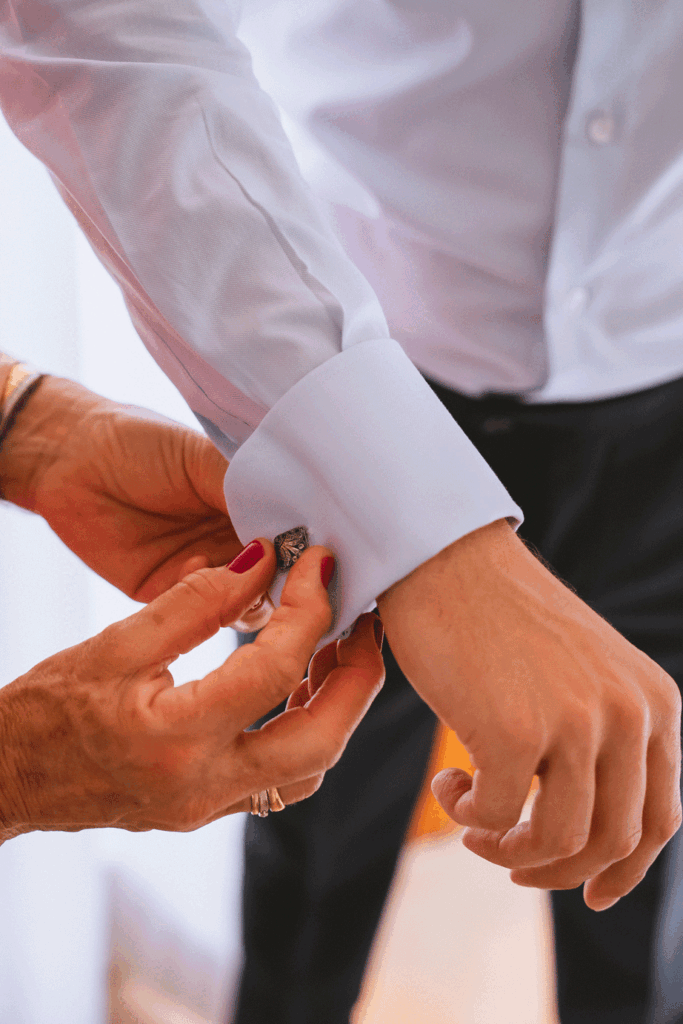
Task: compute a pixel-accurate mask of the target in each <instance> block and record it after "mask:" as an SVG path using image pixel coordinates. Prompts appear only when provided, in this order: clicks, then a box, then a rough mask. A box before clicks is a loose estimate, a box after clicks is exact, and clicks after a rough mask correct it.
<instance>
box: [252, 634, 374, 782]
mask: <svg viewBox="0 0 683 1024" xmlns="http://www.w3.org/2000/svg"><path fill="white" fill-rule="evenodd" d="M378 621H379V620H378V619H377V616H375V615H373V614H367V615H361V617H360V619H359V620H358V622H357V624H356V628H355V630H354V632H353V633H352V634H351V636H350V637H348V638H347V639H346V640H340V641H338V643H337V645H336V646H337V662H338V664H337V667H336V668H333V669H332V671H331V672H330V674H329V675H328V676H327V678H326V679H325V680H324V682H322V684H321V685H320V686H319V687H318V689H317V690H316V692H315V694H314V696H313V697H311V698H310V700H308V701H307V702H306V704H305V705H304V706H295V707H292V708H291V709H289V710H287V711H285V712H283V713H282V714H281V715H278V717H277V718H273V719H271V720H270V721H269V722H266V724H265V725H264V726H262V727H261V729H259V730H256V731H254V732H249V733H245V735H244V750H245V754H246V757H247V761H248V762H251V764H252V765H253V766H254V771H255V772H256V773H257V777H258V778H260V779H261V780H262V784H263V785H276V786H278V788H279V787H280V786H284V785H287V784H289V783H294V782H299V781H300V780H301V779H305V778H308V777H311V776H314V775H317V774H319V773H321V772H324V771H327V769H328V768H330V767H331V766H332V765H333V764H335V763H336V762H337V760H338V759H339V757H340V756H341V754H342V752H343V750H344V747H345V746H346V744H347V742H348V739H349V737H350V736H351V734H352V732H353V731H354V729H355V728H356V726H357V725H358V723H359V722H360V720H361V719H362V717H363V715H364V714H365V712H366V711H367V709H368V707H369V706H370V704H371V703H372V701H373V700H374V698H375V696H376V695H377V693H378V692H379V690H380V688H381V686H382V683H383V682H384V675H385V672H384V662H383V661H382V656H381V654H380V651H379V648H378V646H377V640H376V634H375V628H376V627H375V622H378ZM380 628H381V623H380ZM300 693H301V690H299V691H297V694H300ZM298 699H300V696H299V698H298ZM296 703H298V700H297V702H296Z"/></svg>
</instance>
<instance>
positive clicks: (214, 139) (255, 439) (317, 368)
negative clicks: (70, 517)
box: [0, 0, 521, 647]
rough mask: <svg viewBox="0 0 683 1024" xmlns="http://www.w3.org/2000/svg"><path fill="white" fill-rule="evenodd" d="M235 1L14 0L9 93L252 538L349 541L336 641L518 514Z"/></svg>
mask: <svg viewBox="0 0 683 1024" xmlns="http://www.w3.org/2000/svg"><path fill="white" fill-rule="evenodd" d="M240 6H241V5H240V3H238V2H226V0H164V2H163V3H160V2H159V0H126V3H124V4H122V3H121V2H120V0H6V2H5V4H3V5H2V13H1V14H0V104H1V105H2V110H3V113H4V115H5V117H6V119H7V121H8V123H9V125H10V127H11V128H12V130H13V131H14V132H15V134H16V135H17V136H18V138H19V139H20V140H21V141H22V142H23V144H24V145H25V146H26V147H27V148H28V149H29V150H31V152H33V153H34V154H35V155H36V156H37V157H38V159H39V160H41V161H42V162H43V163H44V164H45V165H46V167H47V168H48V170H49V171H50V173H51V175H52V177H53V180H54V181H55V184H56V185H57V188H58V189H59V191H60V192H61V194H62V196H63V198H64V200H65V201H66V203H67V204H68V206H69V208H70V209H71V211H72V212H73V214H74V216H75V217H76V219H77V221H78V223H79V224H80V226H81V228H82V229H83V231H84V232H85V234H86V235H87V237H88V239H89V241H90V243H91V245H92V246H93V248H94V250H95V252H96V253H97V255H98V256H99V258H100V259H101V260H102V262H103V263H104V264H105V266H106V267H107V269H108V270H109V272H110V273H111V274H112V275H113V277H114V278H115V279H116V281H117V282H118V284H119V286H120V287H121V289H122V292H123V295H124V298H125V301H126V304H127V307H128V310H129V312H130V315H131V317H132V320H133V322H134V324H135V327H136V329H137V331H138V333H139V334H140V337H141V339H142V341H143V343H144V344H145V346H146V347H147V348H148V350H149V351H150V353H151V354H152V356H153V357H154V359H155V360H156V361H157V363H158V364H159V365H160V366H161V368H162V369H163V370H164V372H165V373H166V374H167V375H168V376H169V377H170V378H171V380H172V381H173V382H174V384H175V385H176V387H177V388H178V389H179V390H180V392H181V393H182V394H183V396H184V397H185V399H186V401H187V402H188V404H189V406H190V408H191V409H192V410H193V411H194V413H195V415H196V416H197V417H198V419H199V420H200V422H201V423H202V424H203V425H204V427H205V429H206V431H207V433H208V434H209V436H210V437H211V438H212V440H213V441H214V443H215V444H216V445H217V446H218V447H219V448H220V449H221V451H222V452H223V453H224V454H225V455H226V457H227V458H228V459H229V460H230V466H229V469H228V471H227V474H226V478H225V493H226V497H227V503H228V508H229V511H230V515H231V518H232V522H233V525H234V527H235V530H236V532H237V534H238V536H239V538H240V540H241V541H242V542H243V543H247V542H248V541H249V540H251V539H252V538H253V537H255V536H266V537H271V538H274V537H275V536H276V535H277V534H280V533H283V532H284V531H286V530H289V529H291V528H293V527H297V526H301V525H303V526H305V527H306V529H307V531H308V535H309V538H310V542H311V544H325V545H327V546H329V547H330V548H331V549H332V550H333V551H334V552H335V554H336V556H337V565H338V571H337V573H336V574H335V577H334V579H333V583H332V586H331V588H330V597H331V601H332V606H333V610H334V621H333V626H332V629H331V631H330V632H329V633H328V634H326V636H325V637H323V638H322V639H321V641H320V643H319V645H318V647H321V646H322V645H323V644H325V643H328V642H329V641H330V640H331V639H333V638H334V637H336V636H338V635H339V634H340V633H341V632H342V631H343V630H345V629H346V628H348V627H349V626H350V625H351V624H352V623H353V621H354V620H355V618H356V617H357V616H358V615H359V614H360V613H361V612H362V611H363V610H365V609H367V608H370V607H373V606H374V603H375V598H376V596H377V595H378V594H380V593H381V592H383V591H384V590H386V589H387V587H389V586H390V585H391V584H392V583H394V582H396V581H397V580H399V579H402V578H403V577H404V576H405V575H407V574H408V573H409V572H411V571H412V570H413V569H415V568H416V567H417V566H418V565H420V564H421V563H422V562H424V561H426V560H427V559H428V558H431V557H432V556H433V555H435V554H436V553H437V552H439V551H441V550H442V549H443V548H444V547H446V546H447V545H449V544H451V543H452V542H453V541H455V540H457V539H458V538H459V537H461V536H463V535H464V534H466V533H468V532H470V531H472V530H474V529H476V528H478V527H480V526H483V525H485V524H487V523H489V522H493V521H494V520H496V519H499V518H502V517H504V516H507V517H509V518H510V519H511V520H514V521H515V522H516V523H519V521H521V511H520V509H519V508H518V507H517V505H516V504H515V503H514V502H513V501H512V499H511V498H510V496H509V495H508V494H507V492H506V490H505V489H504V488H503V486H502V484H501V483H500V482H499V481H498V479H497V478H496V476H495V475H494V474H493V472H492V470H491V469H490V468H489V466H488V465H487V463H486V462H485V461H484V460H483V459H482V458H481V456H480V455H479V454H478V452H477V451H476V449H475V448H474V447H473V445H472V444H471V443H470V441H469V440H468V439H467V438H466V437H465V435H464V433H463V432H462V431H461V429H460V428H459V427H458V426H457V424H456V423H455V422H454V421H453V420H452V418H451V417H450V415H449V414H448V412H447V411H446V409H445V408H444V406H443V405H442V404H441V403H440V402H439V400H438V399H437V398H436V396H435V395H434V394H433V392H432V390H431V388H429V386H428V385H427V384H426V383H425V381H424V380H423V379H422V377H421V375H420V374H419V372H418V371H417V369H416V368H415V367H414V366H413V364H412V363H411V362H410V360H409V359H408V357H407V356H406V355H405V353H404V352H403V350H402V349H401V347H400V346H399V345H398V343H397V342H395V341H394V340H392V339H391V338H390V337H389V332H388V328H387V324H386V320H385V318H384V315H383V313H382V310H381V308H380V306H379V303H378V301H377V299H376V297H375V294H374V292H373V291H372V289H371V288H370V286H369V285H368V283H367V282H366V281H365V279H364V278H363V276H362V275H361V273H360V272H359V271H358V270H357V268H356V267H355V266H354V265H353V263H352V262H351V261H350V260H349V259H348V257H347V256H346V255H345V253H344V251H343V249H342V247H341V245H340V244H339V242H338V241H337V239H336V237H335V235H334V233H333V231H332V230H331V228H330V227H329V225H328V224H327V222H326V219H325V217H324V215H323V214H322V213H321V211H320V209H319V207H318V205H317V203H316V201H315V200H314V198H313V196H312V195H311V193H310V190H309V189H308V188H307V186H306V185H305V183H304V181H303V179H302V177H301V175H300V172H299V169H298V167H297V164H296V161H295V158H294V155H293V153H292V151H291V148H290V146H289V143H288V141H287V138H286V135H285V133H284V131H283V129H282V126H281V123H280V120H279V117H278V114H277V112H276V110H275V107H274V105H273V103H272V101H271V100H270V99H269V97H268V96H267V95H266V94H265V93H264V92H263V91H262V90H261V89H260V87H259V85H258V83H257V81H256V79H255V77H254V75H253V72H252V69H251V62H250V58H249V54H248V52H247V51H246V49H245V48H244V46H243V45H242V44H241V42H240V41H239V40H238V38H237V34H236V32H237V24H238V17H239V8H240ZM283 585H284V574H282V573H280V574H279V575H278V577H276V580H275V581H274V584H273V587H272V590H271V593H272V595H273V598H274V600H275V602H276V603H278V602H279V599H280V595H281V591H282V586H283Z"/></svg>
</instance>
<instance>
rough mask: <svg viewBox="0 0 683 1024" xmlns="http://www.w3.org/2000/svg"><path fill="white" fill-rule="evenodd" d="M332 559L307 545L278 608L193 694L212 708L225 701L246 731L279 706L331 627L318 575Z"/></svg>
mask: <svg viewBox="0 0 683 1024" xmlns="http://www.w3.org/2000/svg"><path fill="white" fill-rule="evenodd" d="M327 557H330V553H329V551H328V550H327V549H326V548H323V547H319V546H318V547H312V548H308V549H307V550H306V551H304V553H303V554H302V556H301V558H299V560H298V561H297V562H296V563H295V564H294V565H293V566H292V568H291V569H290V570H289V575H288V577H287V582H286V583H285V586H284V589H283V591H282V596H281V599H280V607H279V608H278V609H277V610H276V611H275V612H274V614H273V615H272V616H271V619H270V621H269V622H268V624H267V625H266V626H265V627H264V628H263V629H262V630H261V632H260V633H259V635H258V636H257V637H256V639H255V640H254V642H253V644H247V645H246V646H245V647H240V648H239V649H238V650H237V651H235V652H234V654H232V655H231V656H230V657H229V658H228V660H227V662H226V663H225V665H224V666H222V667H221V668H220V669H217V670H216V671H215V672H212V673H210V674H209V675H208V676H207V677H206V679H203V680H201V681H200V682H199V683H196V684H195V690H196V696H197V697H198V698H199V699H200V700H202V701H204V702H206V701H209V702H212V705H213V707H214V709H215V708H216V707H218V706H219V705H221V704H223V705H224V706H226V705H229V706H230V708H231V711H232V714H233V715H234V717H235V720H236V722H237V724H238V725H239V727H240V728H242V729H246V728H248V726H250V725H251V724H252V723H253V722H255V721H257V719H259V718H261V717H262V716H263V715H265V714H266V712H268V711H270V710H271V709H272V708H274V707H277V705H278V704H280V703H281V701H283V700H284V699H285V698H286V697H288V696H289V695H290V693H292V691H293V690H294V689H295V688H296V687H297V686H298V685H299V683H300V682H301V680H302V679H303V677H304V675H305V673H306V667H307V666H308V663H309V661H310V660H311V656H312V654H313V651H314V650H315V647H316V644H317V643H318V641H319V640H320V637H321V636H323V635H324V634H325V633H326V632H327V631H328V630H329V628H330V624H331V622H332V610H331V608H330V602H329V598H328V595H327V590H326V588H325V586H324V585H323V581H322V578H321V564H322V562H323V560H324V559H325V558H327Z"/></svg>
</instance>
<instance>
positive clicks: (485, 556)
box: [377, 519, 521, 614]
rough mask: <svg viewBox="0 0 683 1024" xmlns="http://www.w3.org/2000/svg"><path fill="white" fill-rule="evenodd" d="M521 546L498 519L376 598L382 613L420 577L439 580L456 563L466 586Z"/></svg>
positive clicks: (455, 544)
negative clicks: (487, 565) (485, 566)
mask: <svg viewBox="0 0 683 1024" xmlns="http://www.w3.org/2000/svg"><path fill="white" fill-rule="evenodd" d="M520 543H521V542H520V541H519V538H518V537H517V536H516V534H515V531H514V529H513V528H512V526H511V525H510V523H509V521H508V520H507V519H497V520H495V522H493V523H488V524H487V525H486V526H482V527H480V528H479V529H478V530H473V531H472V532H471V533H467V534H465V535H464V536H463V537H460V538H459V539H458V540H456V541H454V542H453V543H452V544H449V546H448V547H446V548H444V549H443V550H442V551H439V552H437V554H436V555H434V556H433V557H432V558H430V559H428V560H427V561H426V562H423V563H422V564H421V565H418V567H417V568H416V569H414V570H413V572H411V573H409V574H408V575H407V576H404V577H403V578H402V579H400V580H397V581H396V583H393V584H392V585H391V586H390V587H387V589H386V590H385V591H384V592H383V593H382V594H380V595H379V596H378V598H377V606H378V608H379V610H380V614H382V608H383V607H384V608H387V607H388V606H389V605H390V603H391V598H392V597H394V596H395V595H396V594H397V593H399V592H401V591H402V590H404V589H405V588H406V586H408V587H410V586H411V584H412V583H414V582H417V580H418V579H419V578H420V577H422V576H425V575H426V574H429V575H430V576H431V577H432V578H433V579H434V580H436V579H437V578H438V575H439V573H440V572H441V571H442V570H443V569H444V568H445V566H448V568H449V572H450V570H451V569H452V566H453V564H454V562H455V563H457V564H458V566H459V568H460V570H461V574H462V579H463V583H464V584H465V585H466V582H467V578H468V576H469V575H471V574H472V573H477V572H478V571H480V570H481V569H482V562H484V563H489V562H490V561H491V560H493V561H494V562H495V563H497V564H499V563H500V561H501V559H505V558H506V552H508V551H509V550H510V545H513V546H515V547H516V546H518V545H519V544H520Z"/></svg>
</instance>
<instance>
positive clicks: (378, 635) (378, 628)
mask: <svg viewBox="0 0 683 1024" xmlns="http://www.w3.org/2000/svg"><path fill="white" fill-rule="evenodd" d="M372 626H373V629H374V630H375V643H376V644H377V650H378V651H380V652H381V650H382V644H383V643H384V626H383V625H382V620H381V619H378V618H377V616H375V621H374V622H373V624H372Z"/></svg>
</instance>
